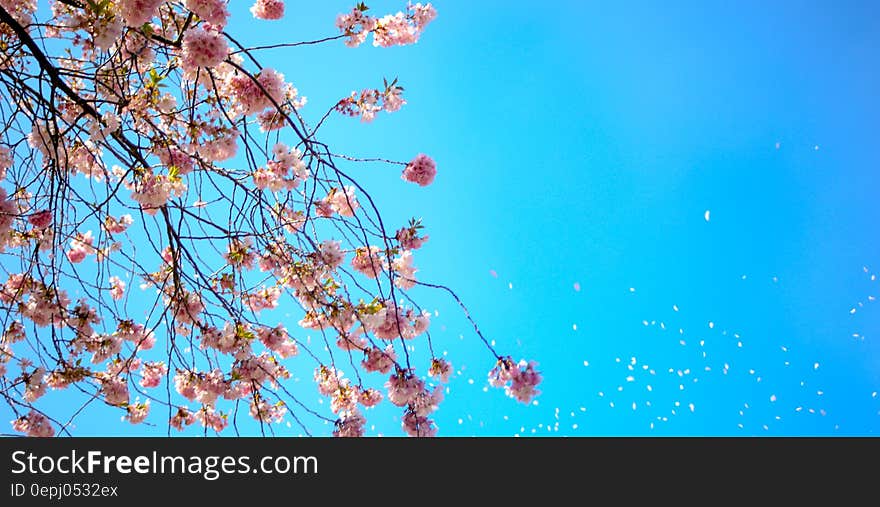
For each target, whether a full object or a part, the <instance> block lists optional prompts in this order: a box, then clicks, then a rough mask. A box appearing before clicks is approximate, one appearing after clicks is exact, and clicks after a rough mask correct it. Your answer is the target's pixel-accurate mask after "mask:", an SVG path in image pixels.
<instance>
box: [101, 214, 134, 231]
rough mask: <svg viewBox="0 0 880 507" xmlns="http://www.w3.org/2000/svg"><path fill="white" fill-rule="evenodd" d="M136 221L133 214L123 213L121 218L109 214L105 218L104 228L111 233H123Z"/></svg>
mask: <svg viewBox="0 0 880 507" xmlns="http://www.w3.org/2000/svg"><path fill="white" fill-rule="evenodd" d="M133 222H134V220H132V218H131V215H122V216H121V217H119V218H114V217H112V216H109V215H108V216H107V218H105V219H104V224H103V226H104V230H105V231H107V232H108V233H110V234H122V233H123V232H125V230H126V229H128V226H129V225H131V224H132V223H133Z"/></svg>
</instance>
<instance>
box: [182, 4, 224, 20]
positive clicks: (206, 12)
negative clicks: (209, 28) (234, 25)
mask: <svg viewBox="0 0 880 507" xmlns="http://www.w3.org/2000/svg"><path fill="white" fill-rule="evenodd" d="M184 5H186V8H187V9H189V10H191V11H192V12H194V13H195V15H196V16H198V17H200V18H202V19H204V20H205V21H207V22H208V23H211V24H212V25H216V26H225V25H226V19H227V18H228V17H229V11H227V10H226V2H225V1H224V0H185V1H184Z"/></svg>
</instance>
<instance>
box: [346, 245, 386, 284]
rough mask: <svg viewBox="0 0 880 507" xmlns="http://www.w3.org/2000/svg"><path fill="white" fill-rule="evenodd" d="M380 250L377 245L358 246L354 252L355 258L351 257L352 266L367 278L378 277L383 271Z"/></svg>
mask: <svg viewBox="0 0 880 507" xmlns="http://www.w3.org/2000/svg"><path fill="white" fill-rule="evenodd" d="M380 252H381V250H380V249H379V247H377V246H370V247H369V248H364V247H359V248H357V249H356V250H355V252H354V258H352V259H351V267H353V268H354V269H356V270H357V271H358V272H359V273H361V274H363V275H364V276H366V277H367V278H376V277H377V276H379V274H380V273H382V259H381V257H380V256H379V255H380Z"/></svg>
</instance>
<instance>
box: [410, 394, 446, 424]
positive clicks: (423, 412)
mask: <svg viewBox="0 0 880 507" xmlns="http://www.w3.org/2000/svg"><path fill="white" fill-rule="evenodd" d="M441 401H443V390H442V389H441V388H439V387H435V388H434V389H433V390H432V391H428V390H427V389H424V388H423V389H422V390H421V391H419V393H418V394H416V396H415V397H414V398H413V399H412V401H410V410H412V411H413V412H414V413H415V414H416V415H417V416H419V417H427V416H429V415H431V414H433V413H434V412H435V411H436V410H437V407H438V406H439V405H440V402H441Z"/></svg>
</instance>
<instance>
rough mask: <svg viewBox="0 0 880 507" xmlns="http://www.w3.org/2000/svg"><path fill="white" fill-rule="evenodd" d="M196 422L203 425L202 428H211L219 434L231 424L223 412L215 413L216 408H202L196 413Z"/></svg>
mask: <svg viewBox="0 0 880 507" xmlns="http://www.w3.org/2000/svg"><path fill="white" fill-rule="evenodd" d="M195 418H196V420H198V421H199V422H200V423H202V426H204V427H206V428H211V429H212V430H214V431H216V432H217V433H219V432H221V431H223V430H224V429H225V428H226V426H227V425H228V424H229V419H228V418H227V417H226V414H224V413H222V412H215V411H214V407H202V408H201V410H199V411H198V412H196V415H195Z"/></svg>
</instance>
